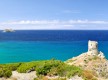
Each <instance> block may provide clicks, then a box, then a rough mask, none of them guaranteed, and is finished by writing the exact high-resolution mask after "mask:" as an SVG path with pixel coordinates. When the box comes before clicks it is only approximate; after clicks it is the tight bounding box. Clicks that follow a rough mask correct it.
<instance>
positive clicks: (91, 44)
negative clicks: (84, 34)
mask: <svg viewBox="0 0 108 80" xmlns="http://www.w3.org/2000/svg"><path fill="white" fill-rule="evenodd" d="M88 53H89V54H91V55H98V54H99V52H98V42H96V41H90V40H89V41H88Z"/></svg>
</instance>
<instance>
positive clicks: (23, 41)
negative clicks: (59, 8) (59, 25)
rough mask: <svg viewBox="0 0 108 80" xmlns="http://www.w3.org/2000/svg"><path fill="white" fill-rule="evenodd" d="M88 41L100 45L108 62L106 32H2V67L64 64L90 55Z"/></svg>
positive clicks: (0, 38) (0, 54)
mask: <svg viewBox="0 0 108 80" xmlns="http://www.w3.org/2000/svg"><path fill="white" fill-rule="evenodd" d="M88 40H96V41H98V47H99V50H100V51H102V52H104V54H105V56H106V58H107V59H108V31H107V30H100V31H99V30H98V31H96V30H16V31H15V32H3V31H0V63H13V62H26V61H35V60H48V59H52V58H55V59H59V60H62V61H65V60H67V59H69V58H72V57H74V56H78V55H79V54H81V53H83V52H86V51H87V46H88Z"/></svg>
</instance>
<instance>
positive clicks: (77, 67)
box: [0, 41, 108, 80]
mask: <svg viewBox="0 0 108 80" xmlns="http://www.w3.org/2000/svg"><path fill="white" fill-rule="evenodd" d="M0 77H1V78H0V80H108V60H107V59H106V58H105V56H104V54H103V53H102V52H101V51H98V42H97V41H88V51H87V52H85V53H82V54H80V55H79V56H77V57H73V58H71V59H69V60H67V61H65V62H62V61H60V60H55V59H51V60H43V61H32V62H19V63H11V64H1V65H0Z"/></svg>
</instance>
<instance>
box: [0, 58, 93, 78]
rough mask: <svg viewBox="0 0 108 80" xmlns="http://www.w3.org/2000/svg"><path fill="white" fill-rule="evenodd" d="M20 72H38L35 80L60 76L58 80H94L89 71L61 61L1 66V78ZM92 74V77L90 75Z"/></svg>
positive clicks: (52, 60)
mask: <svg viewBox="0 0 108 80" xmlns="http://www.w3.org/2000/svg"><path fill="white" fill-rule="evenodd" d="M15 70H16V71H18V72H19V73H29V72H31V71H36V75H37V76H38V77H37V78H35V79H34V80H41V79H42V78H43V77H44V78H45V76H50V77H54V76H59V77H60V78H58V79H56V80H66V78H71V77H73V76H75V75H78V76H80V77H82V78H84V79H86V80H89V79H93V78H94V76H93V75H92V74H90V73H89V72H87V71H83V70H82V69H81V68H80V67H76V66H74V65H68V64H66V63H64V62H62V61H60V60H54V59H51V60H44V61H32V62H23V63H14V64H3V65H0V77H6V78H7V77H10V76H11V75H12V71H15ZM89 74H90V75H89Z"/></svg>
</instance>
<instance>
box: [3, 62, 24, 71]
mask: <svg viewBox="0 0 108 80" xmlns="http://www.w3.org/2000/svg"><path fill="white" fill-rule="evenodd" d="M21 64H22V63H11V64H5V65H4V67H6V68H7V69H9V70H12V71H15V70H17V68H18V67H19V66H20V65H21Z"/></svg>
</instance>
